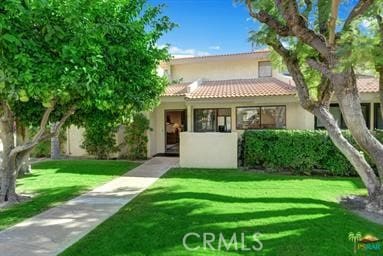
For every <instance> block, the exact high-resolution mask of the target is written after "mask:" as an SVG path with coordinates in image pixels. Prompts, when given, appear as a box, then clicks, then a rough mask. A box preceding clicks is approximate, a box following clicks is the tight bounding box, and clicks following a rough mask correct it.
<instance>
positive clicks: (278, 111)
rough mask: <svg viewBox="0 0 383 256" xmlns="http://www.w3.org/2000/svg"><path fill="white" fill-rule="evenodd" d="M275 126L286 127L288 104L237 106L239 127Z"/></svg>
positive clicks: (266, 127) (270, 127)
mask: <svg viewBox="0 0 383 256" xmlns="http://www.w3.org/2000/svg"><path fill="white" fill-rule="evenodd" d="M273 128H286V106H264V107H239V108H237V129H241V130H245V129H273Z"/></svg>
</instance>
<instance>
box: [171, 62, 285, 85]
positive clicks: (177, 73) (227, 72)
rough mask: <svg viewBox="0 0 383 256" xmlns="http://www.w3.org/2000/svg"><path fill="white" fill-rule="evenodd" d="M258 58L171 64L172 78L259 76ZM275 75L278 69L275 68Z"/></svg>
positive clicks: (190, 80) (211, 78)
mask: <svg viewBox="0 0 383 256" xmlns="http://www.w3.org/2000/svg"><path fill="white" fill-rule="evenodd" d="M258 61H267V59H264V60H258V59H236V60H224V61H204V62H199V63H182V64H176V65H172V66H171V78H172V79H173V80H178V79H181V78H182V80H183V81H184V82H192V81H195V80H197V79H206V80H227V79H247V78H258ZM272 73H273V76H276V75H277V73H278V72H277V71H276V70H273V72H272Z"/></svg>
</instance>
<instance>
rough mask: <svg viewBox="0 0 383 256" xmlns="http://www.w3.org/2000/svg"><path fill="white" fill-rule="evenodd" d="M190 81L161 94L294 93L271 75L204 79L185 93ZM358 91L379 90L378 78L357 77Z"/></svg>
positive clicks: (204, 96)
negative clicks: (216, 79) (250, 77)
mask: <svg viewBox="0 0 383 256" xmlns="http://www.w3.org/2000/svg"><path fill="white" fill-rule="evenodd" d="M189 84H190V83H179V84H173V85H169V86H168V87H167V88H166V91H165V93H164V95H163V96H186V98H189V99H209V98H235V97H255V96H280V95H294V94H296V90H295V86H294V85H289V84H287V83H285V82H282V81H281V80H278V79H276V78H273V77H268V78H254V79H233V80H222V81H204V82H202V83H201V84H200V85H199V86H198V87H197V88H196V89H195V90H194V91H193V92H190V93H187V86H188V85H189ZM357 86H358V89H359V92H362V93H369V92H378V91H379V81H378V78H375V77H368V76H363V77H359V78H358V79H357Z"/></svg>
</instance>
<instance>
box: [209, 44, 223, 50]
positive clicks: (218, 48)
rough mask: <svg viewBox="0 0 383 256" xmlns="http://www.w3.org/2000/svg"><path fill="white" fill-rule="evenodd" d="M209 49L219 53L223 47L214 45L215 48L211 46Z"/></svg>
mask: <svg viewBox="0 0 383 256" xmlns="http://www.w3.org/2000/svg"><path fill="white" fill-rule="evenodd" d="M209 49H211V50H216V51H218V50H221V46H219V45H213V46H210V47H209Z"/></svg>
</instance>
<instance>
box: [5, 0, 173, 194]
mask: <svg viewBox="0 0 383 256" xmlns="http://www.w3.org/2000/svg"><path fill="white" fill-rule="evenodd" d="M161 10H162V6H154V7H153V6H149V5H148V4H146V1H145V0H108V1H103V0H68V1H61V0H1V4H0V13H1V15H0V98H1V114H2V118H1V120H2V126H1V135H2V141H3V145H4V146H5V150H4V157H5V161H4V164H3V169H4V171H3V173H2V184H1V192H2V194H1V197H2V198H1V197H0V200H4V198H5V197H7V196H6V193H7V192H6V191H7V190H8V188H7V187H8V186H9V184H8V183H7V181H6V180H7V179H11V177H14V176H15V174H16V173H17V169H18V167H17V166H18V160H19V159H20V158H22V157H23V156H24V152H27V151H29V150H30V149H31V148H33V147H34V146H35V145H36V144H38V143H39V142H40V141H42V140H44V139H47V138H50V137H51V136H53V134H54V133H57V131H58V130H59V129H60V128H61V127H62V126H63V125H64V124H65V123H67V120H68V118H70V120H71V122H73V123H82V122H86V120H87V119H88V117H90V116H92V115H93V114H94V113H95V112H96V110H100V111H102V112H103V113H106V114H107V115H108V116H109V117H110V120H112V119H116V118H121V117H123V116H124V115H129V114H130V113H131V112H137V111H142V110H147V109H149V108H151V107H153V106H154V105H155V104H156V103H157V101H158V98H159V95H160V94H161V92H162V91H163V90H164V87H165V86H166V83H167V81H166V80H165V79H163V78H161V77H159V76H158V75H157V73H156V68H157V66H158V64H159V63H160V61H163V60H166V59H167V58H168V53H167V49H166V48H164V49H160V48H158V47H157V44H156V43H157V40H158V39H159V38H160V37H161V36H162V35H163V34H164V33H166V32H168V31H169V30H171V29H172V28H173V27H174V24H173V23H172V22H171V21H170V20H169V18H168V17H167V16H163V15H162V14H161ZM73 113H76V114H75V115H73ZM72 115H73V117H72ZM14 120H18V121H19V122H21V123H23V124H24V125H35V126H36V125H40V130H39V132H37V134H36V135H35V136H34V137H33V138H32V139H31V141H29V142H27V143H25V144H24V145H19V146H15V145H13V144H12V143H11V145H10V142H11V141H10V139H9V138H10V137H9V136H10V133H12V132H13V128H12V127H11V126H12V125H11V124H13V122H14ZM53 122H59V125H58V126H57V131H53V132H50V131H49V129H47V126H48V124H49V123H53ZM14 160H15V161H16V162H15V161H14ZM7 172H8V173H7ZM4 177H5V178H4ZM11 183H12V182H11Z"/></svg>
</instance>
